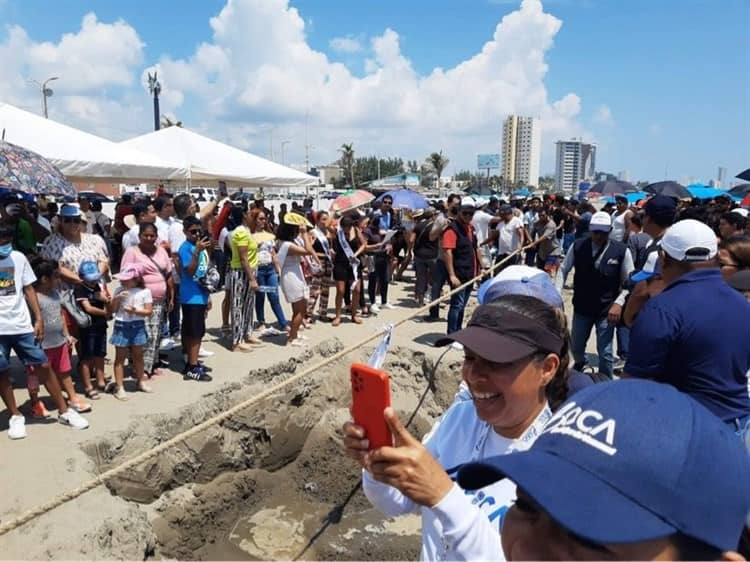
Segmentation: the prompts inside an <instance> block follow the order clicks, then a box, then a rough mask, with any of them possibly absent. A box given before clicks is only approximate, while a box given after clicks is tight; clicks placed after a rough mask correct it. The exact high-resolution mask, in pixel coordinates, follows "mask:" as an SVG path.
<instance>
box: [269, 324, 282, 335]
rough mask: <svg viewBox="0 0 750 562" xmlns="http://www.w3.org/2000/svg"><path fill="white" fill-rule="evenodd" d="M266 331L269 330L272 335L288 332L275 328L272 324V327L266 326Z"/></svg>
mask: <svg viewBox="0 0 750 562" xmlns="http://www.w3.org/2000/svg"><path fill="white" fill-rule="evenodd" d="M266 332H268V333H269V334H270V335H272V336H285V335H286V332H285V331H284V330H279V329H278V328H274V327H273V326H271V327H270V328H266Z"/></svg>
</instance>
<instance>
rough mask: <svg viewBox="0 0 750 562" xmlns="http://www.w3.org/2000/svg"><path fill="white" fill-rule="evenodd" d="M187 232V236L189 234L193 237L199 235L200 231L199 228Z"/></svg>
mask: <svg viewBox="0 0 750 562" xmlns="http://www.w3.org/2000/svg"><path fill="white" fill-rule="evenodd" d="M187 232H188V234H189V235H190V236H195V235H197V234H200V233H201V231H200V229H199V228H193V229H191V230H188V231H187Z"/></svg>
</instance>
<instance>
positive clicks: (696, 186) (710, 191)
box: [687, 183, 741, 201]
mask: <svg viewBox="0 0 750 562" xmlns="http://www.w3.org/2000/svg"><path fill="white" fill-rule="evenodd" d="M687 190H688V191H689V192H690V195H692V196H693V197H695V198H696V199H714V198H715V197H718V196H719V195H729V196H730V197H731V198H732V199H734V200H735V201H739V200H740V199H741V198H740V197H736V196H735V195H733V194H731V193H729V192H728V191H724V190H723V189H716V188H715V187H711V186H709V185H703V184H701V183H693V184H690V185H689V186H687Z"/></svg>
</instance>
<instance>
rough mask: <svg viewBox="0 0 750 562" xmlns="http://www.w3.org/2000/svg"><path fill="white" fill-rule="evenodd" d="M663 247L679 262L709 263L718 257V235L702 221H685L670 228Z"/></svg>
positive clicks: (662, 241)
mask: <svg viewBox="0 0 750 562" xmlns="http://www.w3.org/2000/svg"><path fill="white" fill-rule="evenodd" d="M661 247H662V249H663V250H664V252H665V253H666V254H667V255H669V256H670V257H671V258H673V259H676V260H677V261H692V262H698V261H708V260H711V259H713V258H715V257H716V252H717V248H716V234H714V231H713V230H711V228H710V227H709V226H708V225H706V224H704V223H702V222H700V221H697V220H694V219H685V220H681V221H679V222H676V223H674V224H673V225H672V226H671V227H669V230H667V233H666V234H665V235H664V238H662V239H661Z"/></svg>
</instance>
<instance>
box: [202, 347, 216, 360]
mask: <svg viewBox="0 0 750 562" xmlns="http://www.w3.org/2000/svg"><path fill="white" fill-rule="evenodd" d="M214 355H215V353H214V352H213V351H209V350H207V349H206V348H205V347H203V346H201V348H200V351H198V357H213V356H214Z"/></svg>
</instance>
